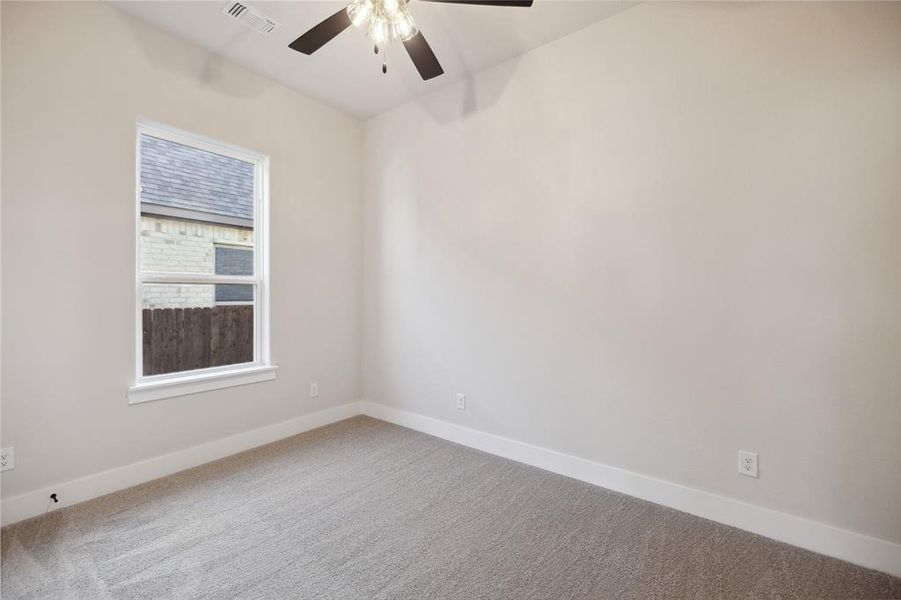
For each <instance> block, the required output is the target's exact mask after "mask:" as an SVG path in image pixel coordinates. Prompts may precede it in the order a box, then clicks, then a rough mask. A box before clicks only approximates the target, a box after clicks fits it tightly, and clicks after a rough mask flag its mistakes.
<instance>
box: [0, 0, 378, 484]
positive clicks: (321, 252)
mask: <svg viewBox="0 0 901 600" xmlns="http://www.w3.org/2000/svg"><path fill="white" fill-rule="evenodd" d="M2 71H3V90H2V94H3V98H2V103H3V118H2V119H3V123H2V128H3V148H2V151H3V181H2V184H3V188H2V193H3V213H4V215H3V216H4V219H3V230H2V258H3V264H2V271H3V299H2V303H3V322H2V329H3V340H2V344H3V347H2V350H3V377H2V401H3V406H2V421H3V423H2V438H3V444H4V445H12V446H15V448H16V459H17V464H16V469H15V470H12V471H8V472H6V473H3V478H2V483H3V485H2V487H3V497H4V498H8V497H10V496H15V495H17V494H20V493H23V492H26V491H30V490H34V489H37V488H40V487H42V486H45V485H52V484H56V483H59V482H64V481H67V480H70V479H73V478H76V477H79V476H83V475H88V474H92V473H97V472H99V471H102V470H104V469H109V468H112V467H116V466H120V465H125V464H129V463H132V462H134V461H137V460H141V459H145V458H149V457H154V456H158V455H162V454H165V453H167V452H171V451H174V450H177V449H181V448H187V447H189V446H193V445H196V444H200V443H203V442H205V441H209V440H213V439H217V438H221V437H224V436H228V435H231V434H235V433H238V432H243V431H247V430H250V429H253V428H256V427H261V426H264V425H267V424H270V423H275V422H279V421H283V420H286V419H289V418H292V417H295V416H298V415H301V414H305V413H310V412H313V411H316V410H319V409H323V408H327V407H330V406H335V405H338V404H342V403H345V402H349V401H352V400H356V399H357V398H358V397H359V393H360V386H359V377H358V373H359V354H358V340H359V329H360V325H359V297H360V280H361V275H360V241H359V240H360V238H361V220H360V219H361V207H360V196H361V188H360V176H358V173H359V172H360V170H361V126H360V124H359V122H358V121H356V120H354V119H352V118H350V117H348V116H345V115H343V114H341V113H339V112H337V111H335V110H333V109H331V108H328V107H325V106H323V105H322V104H319V103H317V102H314V101H312V100H310V99H307V98H306V97H304V96H301V95H299V94H297V93H295V92H293V91H290V90H288V89H287V88H285V87H282V86H280V85H278V84H275V83H273V82H272V81H269V80H267V79H265V78H263V77H261V76H258V75H255V74H253V73H250V72H249V71H246V70H244V69H242V68H239V67H237V66H235V65H232V64H230V63H227V62H224V61H222V60H221V59H219V58H217V57H216V56H214V55H212V54H209V53H207V52H205V51H202V50H200V49H199V48H196V47H194V46H191V45H189V44H187V43H185V42H182V41H179V40H178V39H176V38H174V37H171V36H169V35H167V34H165V33H163V32H161V31H160V30H158V29H156V28H154V27H151V26H149V25H146V24H143V23H142V22H140V21H137V20H135V19H133V18H132V17H129V16H127V15H125V14H123V13H121V12H120V11H118V10H116V9H114V8H112V7H110V6H107V5H105V4H102V3H41V2H36V3H30V2H29V3H15V2H3V3H2ZM139 118H145V119H151V120H154V121H158V122H162V123H166V124H168V125H171V126H174V127H178V128H181V129H185V130H188V131H192V132H196V133H199V134H201V135H205V136H208V137H212V138H215V139H218V140H222V141H223V142H227V143H229V144H235V145H238V146H241V147H245V148H250V149H253V150H257V151H259V152H263V153H266V154H268V155H269V156H270V157H271V198H272V206H271V212H272V219H271V220H272V236H271V240H272V261H271V267H272V297H271V300H272V302H271V304H272V313H271V314H272V357H273V360H274V362H275V363H276V364H278V365H279V366H280V371H279V377H278V379H276V380H275V381H273V382H267V383H262V384H254V385H250V386H243V387H237V388H230V389H227V390H221V391H216V392H208V393H204V394H198V395H194V396H186V397H181V398H170V399H165V400H160V401H156V402H149V403H145V404H140V405H134V406H129V405H128V404H127V401H126V390H127V388H128V386H129V385H130V384H131V383H132V381H133V377H134V318H135V314H134V313H135V299H134V293H135V291H134V276H135V273H134V244H135V222H134V219H135V192H134V190H135V122H136V121H137V120H138V119H139ZM313 140H315V143H313ZM87 230H90V231H95V232H96V231H102V232H103V235H84V232H85V231H87ZM313 379H316V380H318V381H319V388H320V396H319V397H318V398H316V399H310V398H309V394H308V393H307V392H306V391H307V390H309V382H310V381H311V380H313Z"/></svg>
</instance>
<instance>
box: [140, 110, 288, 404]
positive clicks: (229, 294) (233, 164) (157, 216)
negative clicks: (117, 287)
mask: <svg viewBox="0 0 901 600" xmlns="http://www.w3.org/2000/svg"><path fill="white" fill-rule="evenodd" d="M267 171H268V159H267V158H266V157H265V156H262V155H260V154H257V153H255V152H250V151H247V150H242V149H240V148H235V147H233V146H228V145H226V144H222V143H219V142H216V141H213V140H209V139H206V138H203V137H200V136H196V135H192V134H189V133H185V132H182V131H177V130H174V129H170V128H168V127H164V126H159V125H152V124H139V125H138V133H137V179H138V181H137V204H138V207H137V228H136V231H137V244H136V246H137V250H136V253H137V262H136V265H137V266H136V269H137V277H136V308H137V311H136V312H137V314H136V337H137V340H136V352H137V360H136V376H135V384H134V385H133V386H132V387H131V388H130V390H129V401H130V402H132V403H134V402H143V401H147V400H156V399H158V398H165V397H169V396H179V395H184V394H190V393H194V392H199V391H206V390H210V389H216V388H220V387H228V386H232V385H241V384H245V383H253V382H256V381H264V380H266V379H272V378H274V377H275V367H274V366H272V365H270V364H269V347H268V319H267V316H268V315H267V307H268V302H267V293H268V285H269V282H268V268H267V264H268V263H267V252H266V251H267V244H268V240H267V233H268V228H267V218H266V217H267V200H268V198H267V196H268V194H267V176H268V173H267Z"/></svg>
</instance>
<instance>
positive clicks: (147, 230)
mask: <svg viewBox="0 0 901 600" xmlns="http://www.w3.org/2000/svg"><path fill="white" fill-rule="evenodd" d="M219 245H222V246H228V247H233V248H247V249H252V248H253V230H251V229H245V228H242V227H233V226H230V225H216V224H213V223H201V222H197V221H184V220H180V219H171V218H166V217H156V216H152V215H142V216H141V261H142V269H143V270H144V271H167V272H180V273H210V274H212V273H215V272H216V246H219ZM188 306H215V286H212V285H181V284H178V285H176V284H168V285H145V286H144V308H182V307H188Z"/></svg>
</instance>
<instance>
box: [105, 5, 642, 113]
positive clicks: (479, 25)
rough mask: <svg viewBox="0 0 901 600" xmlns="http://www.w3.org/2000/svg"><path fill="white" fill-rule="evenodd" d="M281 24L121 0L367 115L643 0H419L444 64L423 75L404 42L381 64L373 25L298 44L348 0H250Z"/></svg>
mask: <svg viewBox="0 0 901 600" xmlns="http://www.w3.org/2000/svg"><path fill="white" fill-rule="evenodd" d="M245 3H246V4H247V5H248V6H251V7H253V8H256V9H258V10H261V11H262V12H264V13H265V14H266V15H267V16H269V18H271V19H272V20H274V21H275V22H277V23H278V24H279V28H278V29H277V30H276V31H275V32H274V33H272V34H271V35H269V36H268V37H263V36H261V35H260V34H258V33H255V32H253V31H251V30H249V29H247V28H246V27H245V26H243V25H242V24H240V23H238V22H237V21H234V20H233V19H231V18H229V17H227V16H226V15H224V14H222V9H223V8H224V7H225V6H226V5H227V4H228V2H227V0H218V1H217V0H212V1H188V2H185V1H114V2H112V4H113V5H114V6H116V7H117V8H119V9H121V10H123V11H125V12H127V13H130V14H132V15H134V16H136V17H138V18H140V19H143V20H145V21H148V22H150V23H153V24H154V25H157V26H159V27H161V28H163V29H165V30H167V31H169V32H171V33H173V34H175V35H177V36H179V37H181V38H184V39H186V40H189V41H191V42H194V43H196V44H198V45H200V46H202V47H204V48H206V49H208V50H210V51H212V52H214V53H216V54H218V55H221V56H224V57H225V58H228V59H231V60H233V61H235V62H237V63H239V64H242V65H244V66H245V67H248V68H250V69H253V70H254V71H257V72H259V73H262V74H263V75H266V76H267V77H270V78H272V79H274V80H276V81H279V82H281V83H284V84H285V85H287V86H290V87H292V88H294V89H296V90H299V91H301V92H303V93H304V94H307V95H309V96H312V97H314V98H317V99H319V100H322V101H323V102H325V103H326V104H330V105H332V106H335V107H337V108H339V109H341V110H344V111H346V112H348V113H350V114H353V115H355V116H358V117H364V118H365V117H369V116H372V115H376V114H379V113H381V112H384V111H386V110H388V109H390V108H392V107H394V106H397V105H399V104H403V103H404V102H407V101H409V100H411V99H413V98H415V97H417V96H419V95H422V94H424V93H426V92H429V91H432V90H434V89H437V88H439V87H442V86H444V85H447V84H448V83H451V82H453V81H456V80H458V79H460V78H462V77H465V76H466V75H467V74H470V73H475V72H477V71H480V70H481V69H484V68H486V67H489V66H491V65H495V64H497V63H499V62H502V61H504V60H506V59H508V58H512V57H514V56H518V55H519V54H522V53H523V52H526V51H528V50H531V49H532V48H536V47H538V46H541V45H543V44H546V43H548V42H550V41H553V40H555V39H558V38H560V37H563V36H565V35H567V34H569V33H572V32H573V31H576V30H578V29H581V28H583V27H586V26H588V25H590V24H592V23H594V22H596V21H599V20H601V19H604V18H606V17H609V16H611V15H614V14H616V13H618V12H621V11H623V10H625V9H627V8H629V7H630V6H633V5H634V4H635V2H611V1H600V0H594V1H591V0H581V1H579V0H575V1H574V0H536V2H535V4H534V5H533V6H532V7H531V8H514V7H495V6H463V5H454V4H438V3H430V2H417V1H414V2H412V3H411V4H410V12H411V14H412V15H413V18H414V19H415V20H416V22H417V24H418V25H419V28H420V30H421V31H422V32H423V35H424V36H425V38H426V40H427V41H428V42H429V44H430V45H431V46H432V49H433V50H434V51H435V54H436V55H437V56H438V60H439V61H440V62H441V65H442V66H443V67H444V75H441V76H440V77H437V78H435V79H432V80H431V81H428V82H425V81H422V79H420V77H419V74H418V73H417V72H416V69H415V67H414V66H413V63H412V62H410V59H409V57H408V56H407V55H406V52H405V51H404V49H403V47H402V46H400V45H399V44H398V45H395V46H394V47H392V48H389V51H388V74H387V75H383V74H382V71H381V56H375V54H374V53H373V49H372V45H371V44H370V43H369V42H368V41H367V40H366V38H365V36H364V33H363V32H362V31H360V30H358V29H355V28H351V29H349V30H347V31H345V32H344V33H342V34H341V35H339V36H338V37H337V38H335V39H334V40H332V41H331V42H329V43H328V44H326V45H325V46H324V47H323V48H321V49H320V50H318V51H317V52H316V53H314V54H313V55H312V56H306V55H304V54H300V53H298V52H295V51H293V50H291V49H289V48H288V44H289V43H290V42H292V41H293V40H294V39H295V38H297V37H298V36H300V35H301V34H302V33H303V32H305V31H306V30H307V29H309V28H310V27H312V26H313V25H315V24H316V23H318V22H319V21H321V20H323V19H325V18H326V17H328V16H330V15H332V14H334V13H335V12H337V11H338V10H340V9H341V7H342V6H346V5H347V3H348V0H344V1H337V2H336V1H322V0H316V1H303V2H272V1H253V0H248V1H247V2H245Z"/></svg>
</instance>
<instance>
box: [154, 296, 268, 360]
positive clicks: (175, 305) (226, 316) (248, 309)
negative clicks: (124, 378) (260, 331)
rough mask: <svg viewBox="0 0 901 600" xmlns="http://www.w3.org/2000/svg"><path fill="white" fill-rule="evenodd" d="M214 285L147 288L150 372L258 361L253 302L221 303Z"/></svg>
mask: <svg viewBox="0 0 901 600" xmlns="http://www.w3.org/2000/svg"><path fill="white" fill-rule="evenodd" d="M216 287H217V286H214V285H200V284H168V283H167V284H145V285H144V286H143V289H142V298H143V300H142V305H143V310H142V311H141V312H142V314H141V317H142V331H143V341H142V362H143V373H144V375H160V374H163V373H176V372H179V371H190V370H194V369H205V368H208V367H218V366H222V365H233V364H240V363H248V362H253V358H254V357H253V320H254V306H253V304H252V300H253V294H252V292H253V288H254V286H253V285H247V286H243V285H242V286H240V287H247V288H251V289H250V291H251V298H250V300H251V303H250V304H232V305H225V306H221V305H216V304H215V288H216Z"/></svg>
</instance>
